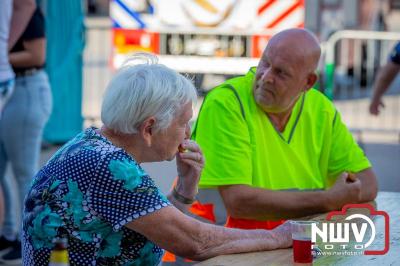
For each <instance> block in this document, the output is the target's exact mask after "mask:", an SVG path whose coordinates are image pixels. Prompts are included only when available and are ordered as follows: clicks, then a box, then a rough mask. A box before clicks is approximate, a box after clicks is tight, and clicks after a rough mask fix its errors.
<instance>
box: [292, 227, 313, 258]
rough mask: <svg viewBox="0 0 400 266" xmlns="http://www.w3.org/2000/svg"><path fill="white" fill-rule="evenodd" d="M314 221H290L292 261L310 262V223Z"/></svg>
mask: <svg viewBox="0 0 400 266" xmlns="http://www.w3.org/2000/svg"><path fill="white" fill-rule="evenodd" d="M315 223H318V222H316V221H290V225H291V230H292V240H293V261H294V262H295V263H312V261H313V256H312V252H311V244H312V243H311V225H312V224H315Z"/></svg>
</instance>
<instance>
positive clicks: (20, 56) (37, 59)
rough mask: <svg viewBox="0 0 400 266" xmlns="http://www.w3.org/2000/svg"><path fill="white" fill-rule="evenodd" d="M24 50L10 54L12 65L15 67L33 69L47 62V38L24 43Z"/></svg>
mask: <svg viewBox="0 0 400 266" xmlns="http://www.w3.org/2000/svg"><path fill="white" fill-rule="evenodd" d="M24 49H25V50H23V51H18V52H13V53H10V56H9V58H10V64H11V65H12V66H13V67H32V66H41V65H43V64H44V62H45V60H46V39H45V38H39V39H33V40H29V41H24Z"/></svg>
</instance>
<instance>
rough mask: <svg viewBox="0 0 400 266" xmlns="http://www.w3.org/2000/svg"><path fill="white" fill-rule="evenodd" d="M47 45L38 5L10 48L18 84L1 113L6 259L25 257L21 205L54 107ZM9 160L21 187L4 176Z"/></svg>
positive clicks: (0, 249)
mask: <svg viewBox="0 0 400 266" xmlns="http://www.w3.org/2000/svg"><path fill="white" fill-rule="evenodd" d="M45 51H46V38H45V30H44V17H43V14H42V13H41V11H40V9H39V8H37V9H36V10H35V12H34V13H33V15H32V17H31V19H30V21H29V23H28V25H27V27H26V29H25V31H24V33H23V34H22V36H21V37H20V38H19V39H18V40H17V42H16V44H15V45H14V46H13V47H12V49H11V51H10V54H9V60H10V63H11V66H12V67H13V70H14V72H15V77H16V78H15V88H14V93H13V95H12V96H11V98H10V100H9V102H8V104H7V105H6V106H5V108H4V110H3V114H2V117H1V119H0V182H1V186H2V189H3V194H4V205H5V210H4V211H5V215H4V223H3V226H2V232H1V233H2V235H1V237H0V254H1V255H2V256H1V260H2V261H3V262H6V263H12V262H15V263H18V262H20V261H21V242H20V231H21V230H20V229H21V225H20V220H21V219H20V218H19V214H20V213H21V211H16V210H19V209H22V203H23V200H24V197H25V195H26V193H27V189H28V186H29V184H30V183H31V180H32V177H33V176H34V175H35V173H36V171H37V166H38V161H39V156H40V145H41V138H42V132H43V128H44V126H45V123H46V122H47V120H48V118H49V115H50V112H51V108H52V98H51V91H50V86H49V82H48V77H47V74H46V72H45V71H44V69H43V68H44V65H45V58H46V56H45ZM8 162H10V163H11V166H12V170H13V172H14V177H15V182H16V184H17V186H16V188H13V187H11V184H12V183H10V181H12V180H10V179H11V176H5V170H6V165H7V163H8ZM14 198H16V199H17V201H15V200H14Z"/></svg>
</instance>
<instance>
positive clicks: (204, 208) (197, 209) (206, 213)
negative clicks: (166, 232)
mask: <svg viewBox="0 0 400 266" xmlns="http://www.w3.org/2000/svg"><path fill="white" fill-rule="evenodd" d="M189 211H190V212H191V213H193V214H195V215H197V216H199V217H202V218H204V219H206V220H208V221H211V222H213V223H215V222H216V219H215V214H214V204H211V203H207V204H201V203H200V202H198V201H195V202H194V203H193V204H192V206H191V207H190V208H189Z"/></svg>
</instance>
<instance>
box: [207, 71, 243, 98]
mask: <svg viewBox="0 0 400 266" xmlns="http://www.w3.org/2000/svg"><path fill="white" fill-rule="evenodd" d="M249 86H251V83H249V82H248V78H246V76H238V77H234V78H232V79H229V80H227V81H225V82H224V83H221V84H220V85H218V86H217V87H215V88H213V89H212V90H211V91H210V92H209V93H208V94H207V96H206V98H207V101H218V102H225V103H227V102H230V101H232V100H236V99H237V98H238V97H239V98H240V99H242V98H247V97H248V95H247V94H248V90H249Z"/></svg>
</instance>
